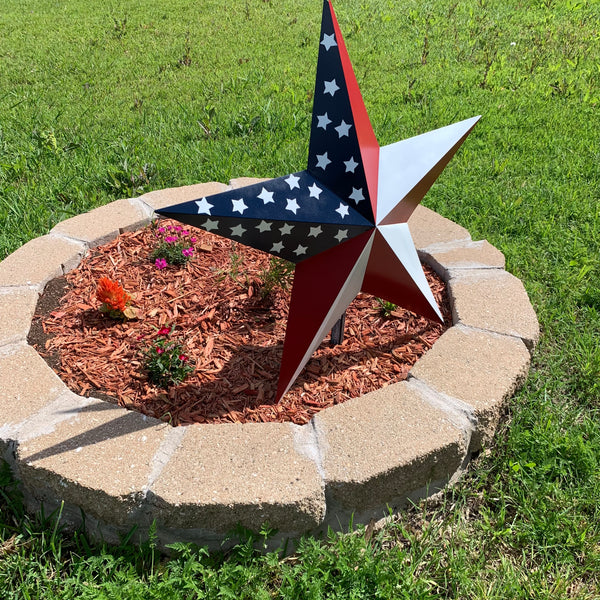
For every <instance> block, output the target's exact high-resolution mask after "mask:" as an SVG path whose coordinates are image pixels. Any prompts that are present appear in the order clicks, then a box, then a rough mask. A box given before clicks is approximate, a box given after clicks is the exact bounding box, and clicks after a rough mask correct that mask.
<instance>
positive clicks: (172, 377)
mask: <svg viewBox="0 0 600 600" xmlns="http://www.w3.org/2000/svg"><path fill="white" fill-rule="evenodd" d="M172 333H173V328H172V327H162V328H161V329H159V330H158V331H157V333H156V337H155V338H154V340H153V341H152V346H150V348H148V349H146V350H145V352H144V356H145V368H146V371H148V378H149V379H150V381H151V382H152V383H154V384H156V385H158V386H160V387H162V388H165V389H166V388H168V387H170V386H172V385H179V384H180V383H181V382H182V381H183V380H184V379H186V377H187V376H188V375H190V373H192V372H193V371H194V363H193V361H192V360H190V358H189V356H188V355H187V354H185V352H184V348H183V345H182V344H181V342H180V340H179V339H177V338H175V337H171V334H172Z"/></svg>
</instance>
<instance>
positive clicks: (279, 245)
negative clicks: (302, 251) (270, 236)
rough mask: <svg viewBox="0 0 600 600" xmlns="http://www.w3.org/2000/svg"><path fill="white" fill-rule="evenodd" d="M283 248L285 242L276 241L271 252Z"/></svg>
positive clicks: (279, 250)
mask: <svg viewBox="0 0 600 600" xmlns="http://www.w3.org/2000/svg"><path fill="white" fill-rule="evenodd" d="M282 250H283V242H275V243H274V244H273V247H272V248H271V250H270V251H269V252H281V251H282Z"/></svg>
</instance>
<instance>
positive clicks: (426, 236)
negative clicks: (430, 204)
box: [408, 205, 471, 250]
mask: <svg viewBox="0 0 600 600" xmlns="http://www.w3.org/2000/svg"><path fill="white" fill-rule="evenodd" d="M408 227H409V229H410V233H411V235H412V238H413V241H414V243H415V246H416V247H417V248H418V249H419V250H421V249H423V248H427V246H431V245H433V244H443V243H447V242H456V241H467V240H470V239H471V235H470V234H469V232H468V231H467V230H466V229H465V228H464V227H461V226H460V225H457V224H456V223H454V222H453V221H450V220H449V219H446V218H445V217H442V216H441V215H438V214H437V213H436V212H434V211H433V210H431V209H429V208H426V207H425V206H421V205H419V206H417V208H416V209H415V212H413V214H412V215H411V217H410V219H409V220H408Z"/></svg>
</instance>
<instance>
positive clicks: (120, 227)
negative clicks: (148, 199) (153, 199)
mask: <svg viewBox="0 0 600 600" xmlns="http://www.w3.org/2000/svg"><path fill="white" fill-rule="evenodd" d="M150 213H151V211H150V210H149V209H148V208H147V207H146V205H144V204H143V203H142V202H139V201H138V200H136V199H134V198H124V199H122V200H116V201H115V202H111V203H110V204H107V205H105V206H100V207H99V208H95V209H94V210H91V211H90V212H87V213H84V214H82V215H77V216H76V217H71V218H70V219H67V220H66V221H62V222H61V223H59V224H58V225H56V226H55V227H54V229H52V233H59V234H62V235H66V236H67V237H71V238H75V239H77V240H82V241H84V242H87V244H88V246H89V247H90V248H95V247H96V246H100V245H102V244H106V243H108V242H110V241H111V240H114V239H115V238H116V237H117V236H118V235H119V233H122V232H123V231H132V230H136V229H139V228H140V227H143V226H144V225H147V224H148V223H150Z"/></svg>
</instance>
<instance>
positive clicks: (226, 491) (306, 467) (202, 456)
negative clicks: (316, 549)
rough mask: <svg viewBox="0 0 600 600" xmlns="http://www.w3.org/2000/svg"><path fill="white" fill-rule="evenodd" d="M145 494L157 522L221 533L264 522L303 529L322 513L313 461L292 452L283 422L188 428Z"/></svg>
mask: <svg viewBox="0 0 600 600" xmlns="http://www.w3.org/2000/svg"><path fill="white" fill-rule="evenodd" d="M148 500H149V502H151V503H152V504H153V505H154V514H155V515H156V520H157V523H158V524H159V526H160V527H166V528H189V527H190V524H193V526H194V527H196V528H202V529H206V530H211V531H217V532H222V533H226V532H227V531H229V530H231V528H232V527H234V526H235V525H236V524H237V523H238V522H239V523H241V524H242V525H244V526H246V527H250V528H252V529H256V528H257V527H258V526H260V524H261V523H264V522H265V521H268V522H269V523H270V525H271V526H272V527H275V528H277V529H280V530H282V531H295V532H303V531H307V530H309V529H312V528H314V527H316V526H318V525H319V524H320V523H321V521H322V519H323V515H324V513H325V500H324V496H323V491H322V487H321V478H320V476H319V473H318V470H317V467H316V465H315V463H314V462H313V461H311V460H309V459H307V458H306V457H305V456H302V455H301V454H299V453H298V452H297V451H296V449H295V447H294V435H293V428H292V426H291V425H289V424H287V423H264V424H263V423H259V424H245V425H239V424H221V425H217V426H210V425H207V426H205V425H199V426H195V427H190V428H189V430H188V432H187V433H186V436H185V438H184V440H183V443H182V445H181V446H180V447H179V448H178V449H177V450H176V451H175V452H174V454H173V456H172V457H171V460H170V461H169V462H168V463H167V465H166V466H165V468H164V469H163V471H162V473H161V474H160V476H159V477H158V478H157V480H156V482H155V483H154V485H153V486H152V487H151V489H150V491H149V493H148Z"/></svg>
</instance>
